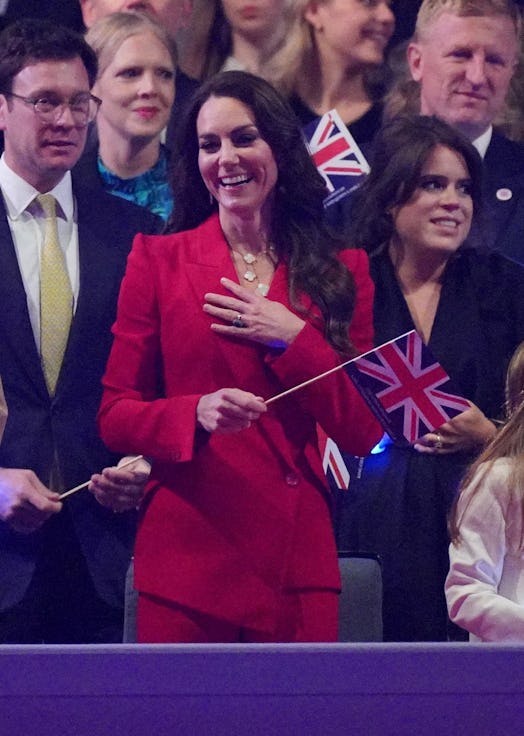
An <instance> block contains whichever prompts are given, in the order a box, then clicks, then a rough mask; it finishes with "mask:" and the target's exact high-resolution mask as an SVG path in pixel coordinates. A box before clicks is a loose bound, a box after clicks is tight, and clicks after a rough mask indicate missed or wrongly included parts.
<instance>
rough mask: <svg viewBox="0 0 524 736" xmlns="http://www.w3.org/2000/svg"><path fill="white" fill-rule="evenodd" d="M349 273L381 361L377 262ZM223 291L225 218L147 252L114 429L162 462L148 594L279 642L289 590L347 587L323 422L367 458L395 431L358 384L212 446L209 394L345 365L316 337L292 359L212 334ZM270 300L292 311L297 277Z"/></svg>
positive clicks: (147, 540) (136, 266)
mask: <svg viewBox="0 0 524 736" xmlns="http://www.w3.org/2000/svg"><path fill="white" fill-rule="evenodd" d="M342 257H343V258H344V261H345V263H346V264H347V265H348V268H351V270H352V271H353V273H354V275H355V282H356V288H357V304H356V308H355V313H354V317H353V321H352V324H351V336H352V339H353V341H354V343H355V345H357V346H358V348H359V349H360V350H366V349H368V348H369V346H370V343H371V303H372V297H373V291H372V285H371V280H370V278H369V274H368V266H367V257H366V255H365V253H364V252H363V251H356V250H354V251H346V252H344V255H343V256H342ZM221 276H227V277H229V278H230V279H235V280H237V276H236V273H235V270H234V266H233V262H232V259H231V257H230V254H229V250H228V247H227V244H226V242H225V240H224V236H223V234H222V231H221V229H220V225H219V222H218V216H216V215H215V216H213V217H211V218H210V219H209V220H208V221H207V222H205V223H204V224H202V225H201V226H200V227H199V228H197V229H196V230H192V231H187V232H184V233H179V234H177V235H168V236H165V237H156V238H141V237H137V238H136V240H135V245H134V246H133V251H132V254H131V256H130V258H129V262H128V267H127V271H126V276H125V279H124V282H123V284H122V291H121V295H120V301H119V313H118V319H117V323H116V324H115V342H114V346H113V349H112V352H111V358H110V361H109V363H108V368H107V373H106V377H105V379H104V383H105V386H106V391H105V393H104V403H103V404H102V408H101V411H100V427H101V431H102V436H103V437H104V439H105V440H106V441H107V442H108V444H109V445H110V446H112V447H113V449H117V450H118V449H121V448H123V447H126V448H128V449H129V451H130V452H135V450H136V449H137V448H138V447H141V448H142V449H141V450H140V452H145V453H146V454H151V456H152V457H153V460H154V462H153V482H152V489H151V494H150V496H149V497H148V498H149V501H146V504H145V507H146V508H145V513H144V517H143V520H142V522H141V524H140V531H139V536H138V538H137V546H136V552H135V572H136V576H135V581H136V585H137V587H138V589H139V590H141V591H144V592H148V593H151V594H154V595H159V596H162V597H164V598H168V599H171V600H175V601H177V602H179V603H182V604H184V605H187V606H190V607H192V608H195V609H197V610H200V611H203V612H205V613H208V614H211V615H213V616H217V617H219V618H222V619H225V620H228V621H231V622H233V623H236V624H238V625H244V626H248V627H251V626H252V627H254V628H257V629H261V630H263V631H268V630H271V628H272V624H274V621H271V616H272V615H273V616H274V612H275V609H276V606H275V597H276V596H277V595H278V592H279V590H280V589H281V588H282V587H292V588H298V587H319V588H336V587H337V586H338V585H339V577H338V566H337V561H336V555H335V546H334V541H333V532H332V527H331V521H330V514H329V502H328V498H327V488H326V479H325V475H324V473H323V470H322V464H321V459H320V455H319V450H318V441H317V435H316V422H317V421H318V422H319V423H320V424H321V426H323V428H324V429H325V430H326V431H327V432H328V433H329V434H330V436H333V437H334V438H336V440H337V442H341V444H342V446H345V447H352V448H353V451H354V452H356V453H357V454H360V453H364V454H365V453H367V452H368V451H369V450H370V449H371V447H372V446H373V443H374V442H375V441H376V439H377V438H378V437H379V436H380V434H381V430H380V428H379V427H378V425H377V423H376V422H375V420H374V419H373V417H372V416H371V414H370V412H369V410H368V409H367V407H366V406H365V405H364V403H363V401H362V399H361V398H360V396H359V395H358V393H357V392H356V389H355V387H354V386H353V385H352V383H351V381H350V380H349V378H348V376H347V375H346V374H345V373H344V372H343V371H338V372H337V373H334V374H333V375H332V376H329V377H327V378H324V379H323V380H322V381H319V382H318V383H313V384H311V386H308V387H305V388H303V389H301V390H300V391H298V392H297V393H296V394H294V395H291V396H289V397H284V398H282V399H281V400H279V401H278V402H275V404H273V405H272V406H271V407H270V409H269V411H268V413H267V414H265V415H264V416H263V417H261V419H260V420H259V421H258V422H255V423H253V425H252V426H251V427H250V428H249V429H246V430H245V431H243V432H241V433H238V434H233V435H223V434H222V435H221V434H220V433H216V432H215V433H213V434H211V435H209V436H208V435H207V433H205V432H203V431H202V430H199V429H198V427H197V423H196V405H197V403H198V400H199V398H200V396H202V394H207V393H211V392H213V391H216V390H217V389H219V388H224V387H228V386H229V387H238V388H241V389H244V390H247V391H252V392H253V393H254V394H255V395H257V396H263V397H265V398H269V397H270V396H274V395H276V394H278V393H280V392H281V391H282V390H284V389H286V388H289V387H291V386H294V385H297V384H298V383H301V382H302V381H303V380H306V379H308V378H311V377H312V376H314V375H318V374H320V373H322V372H323V371H325V370H327V369H329V368H331V367H333V366H334V365H337V364H338V363H339V359H338V357H337V355H336V354H335V352H334V351H333V350H332V348H331V347H330V346H329V345H328V344H327V343H326V341H325V340H324V339H323V337H322V334H321V330H320V329H317V328H316V327H314V326H313V324H312V323H308V324H307V325H306V326H305V327H304V329H303V330H302V331H301V332H300V334H299V335H298V336H297V338H296V339H295V340H294V341H293V343H292V344H291V345H290V346H289V347H288V348H287V349H286V350H285V351H283V352H282V351H279V350H271V349H270V348H268V347H266V346H264V345H260V344H257V343H253V342H250V341H248V340H239V339H231V338H227V337H224V336H223V335H217V334H216V333H213V332H212V330H211V328H210V325H211V323H212V322H213V321H215V318H212V317H211V316H210V315H208V314H206V313H204V312H203V310H202V304H203V303H204V295H205V294H206V293H207V292H222V293H225V289H224V287H223V286H222V285H221V284H220V277H221ZM268 298H269V299H271V300H274V301H277V302H282V303H283V304H285V305H286V306H288V307H289V306H290V305H289V297H288V279H287V269H286V266H285V264H282V263H281V264H279V266H278V268H277V269H276V272H275V276H274V278H273V281H272V283H271V289H270V292H269V295H268ZM305 303H306V306H307V305H308V303H307V301H306V302H305ZM309 304H310V303H309ZM312 311H313V312H315V313H317V315H318V312H317V310H315V309H314V308H313V310H312ZM311 319H312V321H314V318H313V317H311ZM316 324H317V325H318V322H317V323H316ZM160 386H162V388H159V387H160ZM146 448H147V450H146Z"/></svg>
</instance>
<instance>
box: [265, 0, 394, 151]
mask: <svg viewBox="0 0 524 736" xmlns="http://www.w3.org/2000/svg"><path fill="white" fill-rule="evenodd" d="M292 2H293V5H292V14H293V20H292V23H291V26H290V31H289V32H288V36H287V41H286V43H285V45H284V46H283V47H282V49H281V50H280V51H279V52H278V53H277V54H276V55H275V56H274V57H273V59H272V60H271V62H270V63H268V65H267V67H266V68H265V69H264V70H263V73H264V75H265V76H266V78H267V79H269V80H270V81H271V82H272V83H273V84H274V85H275V86H276V87H277V88H279V89H280V91H282V92H283V93H284V94H286V95H287V96H288V97H289V98H290V101H291V104H292V106H293V108H294V109H295V112H296V113H297V115H298V116H299V118H300V120H301V121H302V123H303V124H304V125H305V124H307V123H308V122H309V121H310V120H312V119H314V118H315V117H318V116H319V115H322V114H323V113H325V112H327V111H328V110H331V109H333V108H336V110H337V111H338V113H339V114H340V116H341V117H342V120H343V121H344V122H345V123H346V124H347V125H348V127H349V128H350V130H351V132H352V134H353V136H354V138H355V139H356V140H357V142H358V143H366V142H368V141H370V140H371V139H372V138H373V136H374V134H375V132H376V131H377V130H378V128H379V127H380V121H381V104H380V84H378V81H379V78H378V77H377V73H380V72H381V70H382V65H383V62H384V51H385V49H386V46H387V44H388V41H389V39H390V38H391V35H392V33H393V30H394V27H395V17H394V15H393V11H392V8H391V2H390V1H389V0H292Z"/></svg>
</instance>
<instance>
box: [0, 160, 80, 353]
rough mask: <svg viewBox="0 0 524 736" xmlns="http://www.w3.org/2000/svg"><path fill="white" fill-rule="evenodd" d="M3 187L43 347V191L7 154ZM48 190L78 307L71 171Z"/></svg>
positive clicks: (0, 174) (0, 176)
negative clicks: (9, 162)
mask: <svg viewBox="0 0 524 736" xmlns="http://www.w3.org/2000/svg"><path fill="white" fill-rule="evenodd" d="M0 189H1V191H2V195H3V198H4V202H5V207H6V211H7V221H8V223H9V227H10V229H11V234H12V236H13V242H14V244H15V250H16V257H17V259H18V266H19V268H20V273H21V275H22V281H23V283H24V289H25V293H26V296H27V308H28V311H29V318H30V320H31V326H32V328H33V334H34V337H35V343H36V346H37V349H38V350H40V255H41V251H42V245H43V242H44V235H45V216H44V212H43V210H42V209H41V207H40V205H39V204H38V203H37V202H35V201H34V199H35V197H36V196H37V195H38V194H40V192H38V191H37V190H36V189H35V188H34V187H33V186H31V184H28V183H27V182H26V181H25V180H24V179H22V178H21V177H20V176H18V174H15V172H14V171H13V170H12V169H10V168H9V166H8V165H7V164H6V162H5V159H4V156H2V158H0ZM47 193H49V194H52V195H53V196H54V197H55V199H56V201H57V207H56V214H57V224H58V237H59V240H60V247H61V248H62V250H63V252H64V255H65V260H66V267H67V272H68V274H69V280H70V282H71V289H72V292H73V310H74V309H75V308H76V303H77V300H78V290H79V285H80V275H79V259H78V227H77V218H76V212H75V202H74V197H73V188H72V183H71V174H70V172H69V171H68V172H67V173H66V174H65V176H64V177H63V178H62V179H61V180H60V182H59V183H58V184H57V185H56V186H55V187H54V188H53V189H51V190H50V191H49V192H42V194H47Z"/></svg>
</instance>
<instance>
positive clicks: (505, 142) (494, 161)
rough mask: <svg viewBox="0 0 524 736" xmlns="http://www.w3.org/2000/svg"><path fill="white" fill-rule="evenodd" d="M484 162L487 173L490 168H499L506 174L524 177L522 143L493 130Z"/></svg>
mask: <svg viewBox="0 0 524 736" xmlns="http://www.w3.org/2000/svg"><path fill="white" fill-rule="evenodd" d="M484 163H485V167H486V169H487V171H488V174H489V171H490V170H491V169H500V170H501V171H503V172H504V174H505V175H506V176H514V175H522V176H523V177H524V143H522V142H521V141H514V140H512V139H511V138H508V137H507V136H505V135H504V134H503V133H501V132H499V131H496V130H494V131H493V135H492V136H491V141H490V142H489V146H488V148H487V151H486V155H485V157H484Z"/></svg>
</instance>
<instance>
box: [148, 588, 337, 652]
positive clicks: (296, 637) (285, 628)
mask: <svg viewBox="0 0 524 736" xmlns="http://www.w3.org/2000/svg"><path fill="white" fill-rule="evenodd" d="M137 629H138V641H139V642H140V643H142V644H159V643H175V642H176V643H186V644H187V643H200V644H204V643H213V642H215V643H235V642H333V641H337V636H338V593H337V592H336V591H334V590H298V591H297V590H292V591H288V592H285V593H283V594H282V596H281V598H280V605H279V610H278V616H277V626H276V629H275V631H273V632H262V631H256V630H254V629H246V628H241V627H239V626H237V625H235V624H232V623H230V622H228V621H223V620H221V619H218V618H214V617H213V616H208V615H207V614H205V613H200V612H199V611H195V610H193V609H191V608H186V607H184V606H180V605H178V604H177V603H173V602H172V601H168V600H165V599H163V598H157V597H155V596H150V595H147V594H145V593H140V594H139V598H138V620H137Z"/></svg>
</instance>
